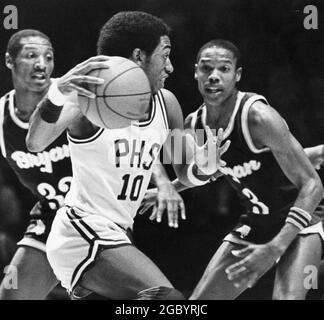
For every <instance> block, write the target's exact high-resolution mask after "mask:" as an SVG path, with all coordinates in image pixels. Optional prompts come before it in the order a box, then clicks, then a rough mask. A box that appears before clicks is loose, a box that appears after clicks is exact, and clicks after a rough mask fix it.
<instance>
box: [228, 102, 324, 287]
mask: <svg viewBox="0 0 324 320" xmlns="http://www.w3.org/2000/svg"><path fill="white" fill-rule="evenodd" d="M248 121H249V129H250V133H251V137H252V140H253V142H254V144H255V145H256V146H257V147H258V148H262V147H268V148H270V150H271V152H272V153H273V155H274V157H275V158H276V160H277V162H278V164H279V166H280V167H281V169H282V170H283V172H284V174H285V175H286V176H287V178H288V179H289V180H290V181H291V182H292V183H293V184H294V185H295V186H296V187H297V188H298V196H297V198H296V200H295V203H294V205H293V207H292V208H291V209H290V212H289V214H288V216H287V219H286V223H285V225H284V226H283V228H282V229H281V230H280V232H279V233H278V234H277V235H276V236H275V237H274V238H273V239H272V240H271V241H270V242H268V243H266V244H264V245H249V246H248V247H246V248H245V249H243V250H239V251H235V252H233V254H234V255H236V256H238V257H241V258H242V259H241V260H240V261H239V262H237V263H235V264H233V265H231V266H230V267H228V268H227V270H226V272H227V274H228V278H229V279H230V280H233V281H234V282H235V283H236V285H242V284H243V283H246V282H247V283H248V284H249V285H248V286H251V285H253V283H255V281H256V280H257V279H258V278H259V277H260V276H262V275H263V274H264V273H265V272H266V271H267V270H269V269H270V268H271V267H272V266H273V264H274V263H275V262H276V260H277V259H278V258H280V256H281V255H282V254H283V253H284V252H285V251H286V249H287V248H288V246H289V245H290V244H291V242H292V241H293V240H294V239H295V237H296V236H297V234H298V233H299V232H300V231H301V230H302V229H303V228H305V227H307V226H308V225H310V224H313V223H316V222H317V221H320V220H322V219H323V217H322V216H318V215H317V214H316V213H314V211H315V209H316V207H317V205H318V204H319V202H320V200H321V198H322V197H323V187H322V184H321V181H320V178H319V176H318V175H317V173H316V171H315V170H314V168H313V166H312V164H311V163H310V161H309V159H308V158H307V156H306V154H305V152H304V150H303V148H302V147H301V145H300V144H299V143H298V141H297V140H296V139H295V138H294V137H293V135H292V134H291V133H290V131H289V130H288V128H287V126H286V123H285V121H284V120H283V119H282V118H281V116H280V115H279V114H278V113H277V112H276V111H275V110H274V109H273V108H271V107H269V106H267V105H265V104H263V103H262V102H255V103H254V104H253V105H252V106H251V108H250V111H249V115H248ZM265 184H266V181H265Z"/></svg>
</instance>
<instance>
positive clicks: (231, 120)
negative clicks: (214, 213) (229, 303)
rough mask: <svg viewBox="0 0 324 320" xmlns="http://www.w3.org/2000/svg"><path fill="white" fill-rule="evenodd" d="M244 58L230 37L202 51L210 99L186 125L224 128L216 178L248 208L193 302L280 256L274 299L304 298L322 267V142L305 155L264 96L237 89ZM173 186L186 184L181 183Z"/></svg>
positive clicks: (252, 277)
mask: <svg viewBox="0 0 324 320" xmlns="http://www.w3.org/2000/svg"><path fill="white" fill-rule="evenodd" d="M239 58H240V52H239V50H238V49H237V48H236V47H235V46H234V45H233V44H232V43H230V42H228V41H224V40H213V41H210V42H208V43H207V44H205V45H204V46H203V47H202V48H201V49H200V51H199V53H198V56H197V64H196V72H195V78H196V79H197V81H198V88H199V91H200V93H201V94H202V96H203V98H204V103H203V105H202V106H201V107H200V108H199V109H198V110H197V111H196V112H194V113H192V114H190V115H189V116H188V117H187V119H186V123H185V127H186V128H187V129H189V130H190V132H193V133H194V134H195V135H196V138H197V140H198V141H199V138H203V136H204V135H201V133H204V131H205V128H206V126H209V127H210V128H213V129H216V130H219V128H223V129H224V136H223V138H224V141H225V142H226V141H229V140H230V141H231V146H230V148H229V149H228V151H227V152H226V153H224V154H223V156H222V159H223V160H225V161H226V163H227V164H226V168H223V169H221V170H220V172H218V173H217V176H219V175H220V174H222V175H223V176H225V178H226V179H227V180H228V181H229V183H230V184H231V185H232V186H233V188H235V189H236V191H237V194H238V196H239V198H240V199H241V200H242V202H243V205H244V206H245V207H246V212H245V213H243V214H242V215H241V217H240V221H239V224H238V225H237V227H236V228H235V229H234V230H233V231H232V232H231V233H230V234H229V235H228V236H226V237H225V239H224V242H223V244H222V245H221V247H220V248H219V249H218V250H217V252H216V253H215V255H214V257H213V258H212V260H211V262H210V263H209V265H208V267H207V269H206V271H205V273H204V275H203V277H202V279H201V281H200V282H199V284H198V286H197V287H196V289H195V290H194V292H193V294H192V296H191V299H234V298H236V297H237V296H238V295H239V294H240V293H241V292H243V291H244V290H245V289H246V288H247V287H250V286H252V285H253V284H254V283H255V282H256V281H257V279H259V278H260V277H261V276H262V275H263V274H264V273H265V272H266V271H267V270H268V269H270V268H271V267H272V266H273V265H274V264H275V263H276V262H277V261H278V260H279V259H280V262H279V263H278V265H277V274H276V280H275V290H274V294H273V298H274V299H303V298H305V295H306V293H307V288H305V286H304V285H303V280H304V277H305V273H304V267H305V266H307V265H315V266H317V265H318V264H319V261H320V258H321V252H322V248H321V238H322V239H324V232H323V225H322V222H319V223H316V222H318V221H320V220H321V219H322V216H323V212H322V210H321V209H320V208H321V207H318V210H316V212H315V213H314V214H313V212H314V209H315V208H316V207H317V205H318V203H319V201H320V199H321V197H322V195H323V190H322V186H321V183H320V180H319V177H318V176H317V174H316V172H315V171H314V169H313V168H312V166H311V163H312V164H313V166H314V167H318V166H320V165H321V164H322V163H323V155H322V154H323V152H322V150H323V147H322V146H316V147H313V148H307V149H305V151H306V154H307V155H306V154H305V153H304V152H303V149H302V147H301V146H300V145H299V143H298V142H297V141H296V139H295V138H294V137H293V136H292V134H291V133H290V132H289V129H288V127H287V125H286V123H285V121H284V120H283V119H282V118H281V117H280V115H279V114H278V113H277V112H276V111H275V110H274V109H273V108H271V107H270V106H269V104H268V102H267V101H266V99H265V98H264V97H263V96H260V95H258V94H254V93H244V92H239V91H238V90H237V89H236V83H237V82H238V81H239V80H240V78H241V72H242V68H241V67H240V61H239V60H240V59H239ZM199 130H200V131H199ZM216 130H215V131H216ZM201 140H203V139H201ZM307 156H308V157H309V159H310V161H311V163H310V162H309V161H308V159H307ZM201 184H203V181H202V183H201ZM174 185H175V186H176V189H177V190H178V191H181V190H184V189H186V187H185V186H183V185H181V184H180V183H179V182H178V181H175V182H174ZM154 198H155V196H154V191H151V192H149V193H148V194H147V195H146V198H145V204H144V205H143V207H144V210H146V209H147V208H148V207H149V206H150V204H151V205H152V204H153V203H154ZM310 225H311V226H310ZM297 234H299V236H298V237H296V235H297Z"/></svg>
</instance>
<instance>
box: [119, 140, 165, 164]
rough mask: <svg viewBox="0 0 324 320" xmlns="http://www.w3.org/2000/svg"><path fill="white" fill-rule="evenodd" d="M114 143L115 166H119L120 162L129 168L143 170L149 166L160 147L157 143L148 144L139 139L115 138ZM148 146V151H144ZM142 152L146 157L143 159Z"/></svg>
mask: <svg viewBox="0 0 324 320" xmlns="http://www.w3.org/2000/svg"><path fill="white" fill-rule="evenodd" d="M114 145H115V160H114V164H115V165H116V168H120V166H121V164H122V165H127V166H129V167H130V168H143V169H144V170H149V169H150V168H151V166H152V164H153V163H154V160H155V159H156V157H157V156H158V154H159V150H160V148H161V145H160V144H159V143H153V144H152V145H151V146H148V142H147V141H145V140H141V139H117V140H115V141H114ZM148 148H149V151H147V152H144V151H146V149H148ZM143 154H145V155H148V157H146V158H145V159H143Z"/></svg>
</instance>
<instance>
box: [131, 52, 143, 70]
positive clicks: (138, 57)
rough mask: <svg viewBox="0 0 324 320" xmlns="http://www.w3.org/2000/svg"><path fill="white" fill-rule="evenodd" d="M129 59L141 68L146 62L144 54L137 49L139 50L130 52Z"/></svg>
mask: <svg viewBox="0 0 324 320" xmlns="http://www.w3.org/2000/svg"><path fill="white" fill-rule="evenodd" d="M131 59H132V60H133V61H134V62H135V63H136V64H138V65H139V66H140V67H142V66H143V64H144V63H145V61H146V54H145V52H144V51H143V50H141V49H139V48H136V49H134V50H133V52H132V57H131Z"/></svg>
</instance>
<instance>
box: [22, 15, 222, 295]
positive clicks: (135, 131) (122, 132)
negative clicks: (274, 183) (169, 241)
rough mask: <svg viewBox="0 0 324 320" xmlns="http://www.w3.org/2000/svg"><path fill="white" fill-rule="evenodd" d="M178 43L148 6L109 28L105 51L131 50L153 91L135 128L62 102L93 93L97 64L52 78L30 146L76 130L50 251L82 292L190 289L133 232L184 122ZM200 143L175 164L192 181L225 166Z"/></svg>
mask: <svg viewBox="0 0 324 320" xmlns="http://www.w3.org/2000/svg"><path fill="white" fill-rule="evenodd" d="M170 50H171V42H170V38H169V27H168V26H167V25H166V24H165V23H164V22H163V21H162V20H160V19H159V18H157V17H154V16H152V15H150V14H147V13H144V12H120V13H118V14H116V15H114V16H113V17H112V18H111V19H109V20H108V21H107V23H106V24H105V25H104V26H103V28H102V29H101V33H100V36H99V40H98V54H105V55H111V56H123V57H126V58H129V59H132V60H133V61H134V62H136V63H137V64H138V65H139V66H140V67H141V68H143V70H144V71H145V73H146V75H147V76H148V79H149V81H150V84H151V90H152V93H153V97H152V102H151V106H150V114H149V116H148V117H147V118H145V119H143V120H142V121H140V122H139V123H137V124H132V125H131V126H130V127H128V128H124V129H114V130H108V129H103V128H98V127H96V126H94V125H93V124H92V123H90V122H89V121H88V120H87V119H86V118H85V117H83V116H82V114H81V113H80V110H79V108H78V106H77V104H73V103H72V104H71V105H70V106H69V107H68V108H67V107H64V108H62V105H63V103H64V102H65V101H66V96H65V95H64V94H62V93H65V94H66V93H69V92H70V91H74V90H76V91H77V92H78V93H79V94H84V95H86V96H90V97H91V96H92V95H93V94H92V93H91V92H89V91H87V90H86V89H83V88H81V87H80V86H79V84H80V83H82V81H83V79H85V78H87V79H88V80H90V79H91V77H89V76H84V75H85V74H86V73H87V72H88V71H89V69H87V68H86V67H85V65H84V63H81V64H80V65H78V66H76V67H75V68H74V69H72V70H71V71H70V72H68V73H67V74H66V75H65V76H63V77H61V78H60V79H58V82H57V83H56V85H55V84H54V85H53V86H51V87H50V89H49V93H48V96H47V98H46V99H44V100H43V101H42V103H41V104H40V105H39V106H38V108H37V109H36V112H35V113H34V115H33V118H32V120H31V126H30V130H29V136H28V137H27V145H28V146H29V148H30V149H31V150H34V151H37V150H41V149H43V148H44V147H46V146H47V145H48V143H50V142H51V140H52V139H54V138H55V137H56V136H57V135H59V134H60V133H61V132H62V131H63V130H65V129H68V139H69V145H70V151H71V160H72V168H73V179H72V184H71V189H70V192H69V193H68V195H67V197H66V200H65V204H66V206H65V207H64V208H62V209H61V210H59V211H58V213H57V215H56V218H55V220H54V223H53V227H52V230H51V233H50V236H49V239H48V242H47V256H48V259H49V262H50V264H51V266H52V268H53V270H54V273H55V274H56V276H57V278H58V279H59V280H60V281H61V283H62V285H63V286H64V287H65V288H66V289H67V290H68V291H69V292H70V293H71V296H72V298H73V299H77V298H80V297H88V298H90V297H91V296H96V297H98V295H99V296H101V297H105V298H110V299H136V298H137V299H183V298H184V297H183V295H182V294H181V293H180V292H179V291H178V290H176V289H175V288H174V287H173V286H172V284H171V283H170V281H169V280H168V279H167V278H166V277H165V276H164V274H163V273H162V272H161V271H160V270H159V268H158V267H157V266H156V265H155V264H154V263H153V262H152V261H151V260H150V259H149V258H148V257H147V256H145V255H144V254H143V253H142V252H141V251H139V250H138V249H137V248H136V247H135V246H134V245H133V243H132V239H131V231H132V226H133V219H134V217H135V215H136V211H137V209H138V207H139V205H140V203H141V200H142V198H143V196H144V194H145V191H146V189H147V186H148V183H149V180H150V177H151V172H152V167H153V166H154V163H155V159H156V158H157V156H158V154H159V151H160V149H161V147H162V145H163V144H164V142H165V141H166V139H167V137H168V131H169V129H175V128H178V129H181V130H182V129H183V116H182V112H181V108H180V106H179V103H178V101H177V100H176V98H175V96H174V95H173V94H172V93H171V92H170V91H168V90H166V89H164V88H163V87H164V82H165V80H166V78H167V77H168V76H169V75H170V74H171V73H172V71H173V66H172V64H171V61H170ZM107 59H108V60H109V57H108V58H107V57H105V56H98V57H95V58H91V59H89V60H88V61H86V62H85V63H88V64H89V63H90V64H91V63H94V62H95V61H96V62H97V63H99V62H100V61H102V64H103V66H105V63H104V62H105V61H107ZM220 134H221V132H220ZM210 136H211V132H209V136H208V137H210ZM210 142H211V143H210V144H209V145H207V147H208V148H210V150H212V154H216V151H217V154H218V155H220V153H221V152H225V151H226V147H227V146H228V144H227V145H226V146H225V147H224V148H222V149H220V148H219V146H220V142H221V138H220V139H218V140H217V139H213V140H211V141H210ZM139 151H141V152H139ZM196 151H197V157H196V159H197V162H198V163H194V162H191V163H190V164H189V165H187V164H183V163H181V164H178V165H177V166H174V168H175V170H176V173H177V174H178V176H179V177H180V178H181V179H182V182H184V183H188V184H189V185H192V184H195V183H197V182H198V183H200V182H201V180H200V179H199V173H200V171H201V170H202V171H203V172H205V173H209V174H210V175H211V174H213V173H214V172H215V171H216V170H217V169H218V166H219V165H221V162H220V159H218V161H216V162H217V163H215V162H214V163H212V165H210V161H207V160H208V159H207V158H205V156H204V154H205V153H204V152H205V151H206V150H204V149H199V150H196ZM139 153H141V156H139ZM180 157H181V155H180ZM157 187H158V188H160V187H161V185H160V183H159V181H158V185H157Z"/></svg>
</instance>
